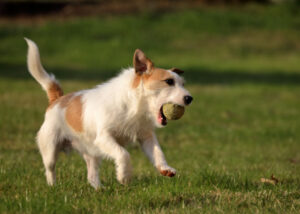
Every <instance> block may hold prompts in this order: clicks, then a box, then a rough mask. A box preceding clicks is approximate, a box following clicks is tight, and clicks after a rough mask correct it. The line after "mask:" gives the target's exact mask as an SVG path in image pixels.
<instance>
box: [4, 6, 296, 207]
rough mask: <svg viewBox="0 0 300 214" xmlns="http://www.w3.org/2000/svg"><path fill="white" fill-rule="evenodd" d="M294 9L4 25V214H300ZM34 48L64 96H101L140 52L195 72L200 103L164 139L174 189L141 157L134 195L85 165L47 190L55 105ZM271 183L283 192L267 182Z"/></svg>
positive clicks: (76, 165)
mask: <svg viewBox="0 0 300 214" xmlns="http://www.w3.org/2000/svg"><path fill="white" fill-rule="evenodd" d="M299 12H300V11H299V9H297V8H293V7H289V6H270V7H261V6H251V5H250V6H247V7H243V8H206V9H195V10H189V11H179V12H173V13H162V14H157V13H147V14H139V15H124V16H114V17H110V16H106V17H87V18H74V19H70V20H65V21H57V20H43V21H42V22H38V23H35V22H34V23H28V22H26V23H22V24H18V23H14V24H13V25H12V24H11V23H7V22H2V23H1V24H0V44H1V45H0V69H1V70H0V102H1V105H0V133H1V135H0V212H1V213H74V212H76V213H79V212H80V213H100V212H101V213H297V212H299V209H300V173H299V172H300V164H299V162H300V153H299V151H300V144H299V143H300V142H299V140H300V112H299V109H300V99H299V97H300V90H299V89H300V70H299V69H300V63H299V58H300V42H299V38H300V37H299V36H300V31H299V30H298V29H300V28H299V27H300V18H299V17H300V16H299ZM24 36H26V37H29V38H31V39H33V40H35V41H36V42H37V43H38V44H39V46H40V50H41V54H42V61H43V64H44V66H45V67H46V68H47V70H48V71H50V72H53V73H55V74H56V76H57V77H58V78H59V79H60V80H61V83H62V86H63V88H64V90H65V91H66V92H70V91H74V90H80V89H84V88H90V87H93V86H94V85H95V84H98V83H99V82H102V81H103V80H105V79H107V78H109V77H112V76H114V75H115V74H116V73H117V72H118V71H119V69H120V68H121V67H127V66H129V65H130V64H131V61H132V54H133V52H134V49H135V48H141V49H142V50H144V51H145V52H146V53H147V55H148V56H149V57H150V58H151V59H152V60H153V61H154V62H155V63H156V65H158V66H161V67H166V68H169V67H173V66H174V67H179V68H181V69H183V70H185V71H186V73H185V78H186V79H187V84H186V87H187V88H188V89H189V90H190V91H191V93H192V95H193V97H194V98H195V100H194V102H193V104H192V105H191V106H190V107H189V108H188V109H187V111H186V114H185V116H184V117H183V118H182V119H181V120H179V121H176V122H171V123H169V124H168V126H167V127H166V128H164V129H160V130H158V131H157V133H158V138H159V140H160V142H161V145H162V148H163V150H164V151H165V155H166V157H167V160H168V162H169V164H170V165H171V166H173V167H174V168H176V169H177V171H178V174H177V175H176V177H175V178H173V179H169V178H165V177H161V176H159V175H158V173H157V172H156V171H155V170H154V169H153V167H152V166H151V164H150V163H149V162H148V161H147V159H146V158H145V157H144V155H143V154H142V152H141V151H140V148H139V147H138V146H137V145H135V144H134V145H132V146H129V148H128V150H129V152H130V153H131V157H132V162H133V166H134V177H133V181H132V183H131V184H130V185H129V186H122V185H120V184H118V183H117V181H116V179H115V175H114V166H113V163H112V162H111V161H105V162H104V163H103V166H102V168H101V171H100V177H101V181H102V183H103V184H104V185H105V186H106V188H105V189H103V190H99V191H94V190H93V189H92V188H91V187H90V186H89V185H88V184H87V181H86V168H85V164H84V161H83V160H82V159H81V158H80V157H79V155H78V154H76V153H75V152H74V153H71V154H70V155H65V154H62V155H61V156H60V158H59V161H58V164H57V177H58V181H57V182H58V183H57V185H56V186H55V187H52V188H50V187H48V186H47V185H46V180H45V177H44V169H43V165H42V161H41V158H40V155H39V153H38V150H37V146H36V144H35V142H34V141H35V139H34V138H35V134H36V132H37V130H38V129H39V126H40V124H41V123H42V121H43V113H44V110H45V108H46V106H47V100H46V96H45V94H44V92H43V91H42V90H41V89H40V86H39V85H38V84H37V83H36V82H35V81H33V79H32V78H31V77H30V76H29V74H28V72H27V71H26V65H25V55H26V45H25V42H24V41H23V39H22V37H24ZM271 174H274V176H275V177H277V178H278V179H279V180H280V182H279V183H278V184H277V185H271V184H263V183H261V182H260V178H269V177H270V176H271Z"/></svg>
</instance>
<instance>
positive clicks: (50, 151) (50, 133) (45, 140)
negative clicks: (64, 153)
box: [37, 121, 59, 186]
mask: <svg viewBox="0 0 300 214" xmlns="http://www.w3.org/2000/svg"><path fill="white" fill-rule="evenodd" d="M37 143H38V147H39V150H40V153H41V156H42V159H43V163H44V166H45V170H46V178H47V183H48V185H50V186H52V185H54V184H55V179H56V175H55V164H56V160H57V157H58V152H59V149H58V147H59V145H58V143H59V140H58V136H57V133H55V130H54V129H52V127H49V125H48V124H47V121H45V122H44V124H43V125H42V127H41V129H40V131H39V133H38V136H37Z"/></svg>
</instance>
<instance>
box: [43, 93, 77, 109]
mask: <svg viewBox="0 0 300 214" xmlns="http://www.w3.org/2000/svg"><path fill="white" fill-rule="evenodd" d="M73 96H74V93H70V94H67V95H65V96H62V97H60V98H58V99H57V100H55V101H54V102H52V103H51V104H50V105H49V106H48V108H47V111H48V110H50V109H51V108H52V107H53V106H55V105H56V104H58V103H59V105H60V106H61V107H62V108H65V107H67V105H68V103H69V101H70V99H71V98H72V97H73Z"/></svg>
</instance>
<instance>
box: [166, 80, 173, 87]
mask: <svg viewBox="0 0 300 214" xmlns="http://www.w3.org/2000/svg"><path fill="white" fill-rule="evenodd" d="M165 82H166V83H167V84H168V85H169V86H172V85H174V84H175V83H174V80H173V79H166V80H165Z"/></svg>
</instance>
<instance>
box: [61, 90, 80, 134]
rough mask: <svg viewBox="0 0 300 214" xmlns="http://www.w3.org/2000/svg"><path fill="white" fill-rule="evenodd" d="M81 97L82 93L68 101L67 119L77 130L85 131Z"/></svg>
mask: <svg viewBox="0 0 300 214" xmlns="http://www.w3.org/2000/svg"><path fill="white" fill-rule="evenodd" d="M81 98H82V96H81V95H80V96H75V97H73V98H72V99H71V100H69V101H68V102H67V103H66V105H67V107H66V114H65V117H66V121H67V122H68V124H69V125H70V126H71V127H72V128H73V129H74V130H75V131H77V132H82V131H83V124H82V101H81Z"/></svg>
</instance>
